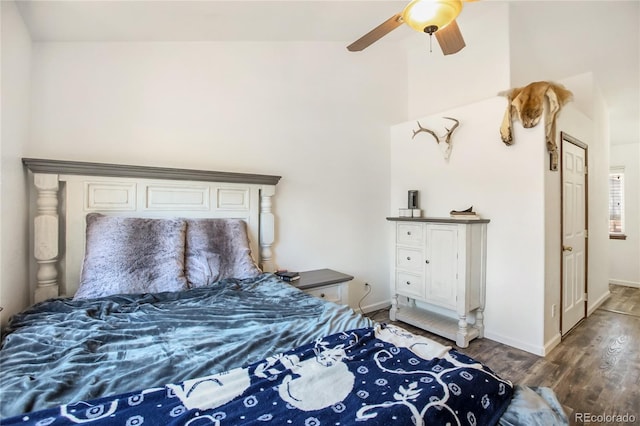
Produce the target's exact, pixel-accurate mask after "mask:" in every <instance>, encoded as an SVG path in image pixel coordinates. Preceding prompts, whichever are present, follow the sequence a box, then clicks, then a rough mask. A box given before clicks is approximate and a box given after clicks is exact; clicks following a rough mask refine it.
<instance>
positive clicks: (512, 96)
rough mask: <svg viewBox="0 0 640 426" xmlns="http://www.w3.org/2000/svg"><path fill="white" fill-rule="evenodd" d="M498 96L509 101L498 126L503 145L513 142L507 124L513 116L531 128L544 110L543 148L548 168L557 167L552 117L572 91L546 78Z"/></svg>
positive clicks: (555, 168) (568, 99)
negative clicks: (548, 157)
mask: <svg viewBox="0 0 640 426" xmlns="http://www.w3.org/2000/svg"><path fill="white" fill-rule="evenodd" d="M499 95H502V96H506V97H507V100H508V101H509V103H508V104H507V110H506V111H505V113H504V118H503V119H502V125H501V126H500V137H501V138H502V142H504V143H505V144H506V145H512V144H513V132H512V130H511V124H512V120H513V118H517V119H519V120H520V121H521V122H522V126H523V127H525V128H527V129H528V128H531V127H535V126H536V125H537V124H538V122H539V121H540V118H541V117H542V113H543V112H544V111H545V109H546V115H545V120H544V129H545V130H544V134H545V141H546V144H547V151H549V153H550V154H551V166H550V168H551V170H558V146H557V145H556V116H557V115H558V113H559V112H560V108H562V107H563V106H564V105H565V104H566V103H567V102H569V101H570V100H571V98H572V96H573V94H572V93H571V92H570V91H569V90H567V89H565V88H564V87H563V86H562V85H560V84H556V83H552V82H549V81H536V82H533V83H531V84H529V85H527V86H525V87H516V88H514V89H511V90H508V91H506V92H501V93H499Z"/></svg>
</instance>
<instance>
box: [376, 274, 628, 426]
mask: <svg viewBox="0 0 640 426" xmlns="http://www.w3.org/2000/svg"><path fill="white" fill-rule="evenodd" d="M371 317H373V319H374V320H376V321H380V322H390V321H389V315H388V311H387V310H384V311H378V312H377V313H375V314H373V315H371ZM392 323H393V322H392ZM394 324H397V325H399V326H401V327H403V328H405V329H407V330H409V331H411V332H413V333H415V334H422V335H425V336H428V337H430V338H431V339H433V340H436V341H438V342H441V343H443V344H446V345H452V346H454V347H455V345H454V342H452V341H450V340H447V339H444V338H442V337H440V336H436V335H434V334H431V333H429V332H426V331H423V330H420V329H418V328H415V327H412V326H410V325H408V324H404V323H394ZM461 352H464V353H466V354H468V355H470V356H472V357H474V358H476V359H477V360H479V361H482V362H484V363H485V364H487V365H488V366H489V367H490V368H491V369H492V370H493V371H495V372H496V373H497V374H499V375H500V376H501V377H503V378H507V379H509V380H511V381H512V382H513V383H514V384H523V385H528V386H548V387H550V388H552V389H553V390H554V391H555V392H556V395H557V396H558V400H559V401H560V403H561V404H562V405H563V406H564V407H565V409H566V411H567V415H568V416H569V420H570V423H571V424H574V425H582V424H607V425H616V424H618V425H630V424H636V425H640V289H637V288H630V287H621V286H611V297H610V298H609V299H608V300H607V302H605V303H604V304H603V305H602V306H601V307H600V308H599V309H597V310H596V311H595V312H594V313H593V314H592V315H591V316H589V317H588V318H586V319H585V320H584V321H582V323H580V324H579V325H578V326H576V328H575V329H574V330H573V331H572V332H571V333H569V335H568V336H566V337H565V338H564V339H563V341H562V342H561V343H560V344H559V345H558V346H557V347H555V348H554V349H553V350H552V351H551V353H549V354H548V355H547V356H546V357H544V358H543V357H539V356H536V355H533V354H530V353H528V352H525V351H521V350H519V349H515V348H512V347H510V346H507V345H503V344H501V343H497V342H494V341H492V340H489V339H475V340H472V341H471V343H470V344H469V347H468V348H465V349H461ZM625 414H626V415H627V418H626V419H625V418H621V419H620V420H621V421H615V420H616V419H605V420H614V421H609V422H599V421H594V420H600V419H597V418H595V419H594V417H595V416H603V415H608V416H614V415H620V416H623V415H625ZM631 416H633V418H631ZM633 419H635V421H631V422H630V421H629V420H633ZM585 420H590V421H585Z"/></svg>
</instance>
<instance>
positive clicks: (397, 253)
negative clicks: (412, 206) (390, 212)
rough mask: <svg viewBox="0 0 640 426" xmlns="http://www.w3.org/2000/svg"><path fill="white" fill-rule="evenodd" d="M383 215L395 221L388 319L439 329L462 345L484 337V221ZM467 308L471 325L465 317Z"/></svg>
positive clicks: (485, 231)
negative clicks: (400, 300)
mask: <svg viewBox="0 0 640 426" xmlns="http://www.w3.org/2000/svg"><path fill="white" fill-rule="evenodd" d="M387 220H389V221H392V222H394V223H395V240H394V241H395V250H394V260H393V267H392V276H391V282H392V294H393V295H394V296H393V298H392V306H391V311H390V312H389V317H390V319H391V320H392V321H396V320H398V321H403V322H406V323H408V324H412V325H414V326H416V327H420V328H422V329H424V330H428V331H431V332H433V333H436V334H439V335H441V336H443V337H446V338H448V339H451V340H454V341H455V342H456V344H457V345H458V346H460V347H463V348H465V347H467V346H468V345H469V341H471V340H472V339H474V338H476V337H483V335H484V325H483V311H484V303H485V275H486V272H485V265H486V236H487V223H489V220H487V219H464V218H460V219H458V218H404V217H388V218H387ZM399 296H405V297H407V298H408V301H407V304H406V305H400V304H399V303H398V298H399ZM416 302H421V306H416ZM423 304H424V306H422V305H423ZM436 311H438V312H436ZM472 313H474V314H475V323H473V324H472V323H470V322H469V317H470V314H472ZM450 314H455V316H457V318H452V316H451V315H450Z"/></svg>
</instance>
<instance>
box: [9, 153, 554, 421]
mask: <svg viewBox="0 0 640 426" xmlns="http://www.w3.org/2000/svg"><path fill="white" fill-rule="evenodd" d="M23 162H24V163H25V165H26V166H27V167H28V169H29V170H30V178H31V179H32V181H33V185H34V188H35V189H36V191H35V193H34V196H33V206H34V208H33V224H34V225H33V229H32V234H33V238H32V239H33V248H34V262H33V275H34V277H35V281H36V282H35V285H34V289H33V290H34V292H33V294H34V301H35V302H36V303H35V304H34V305H33V306H31V307H29V308H28V309H26V310H25V311H24V312H21V313H19V314H17V315H15V316H13V317H12V319H11V321H10V323H9V326H8V327H7V329H6V330H4V332H3V341H2V348H1V349H0V401H1V403H0V418H2V419H3V420H2V421H0V423H1V424H3V425H5V424H6V425H13V424H16V425H18V424H20V425H24V424H33V425H50V424H52V425H63V424H77V423H91V424H105V425H106V424H122V425H140V424H143V423H144V424H154V425H157V424H176V425H178V424H185V425H186V424H189V425H201V424H202V425H204V424H211V425H241V424H242V425H249V424H251V425H255V424H264V423H270V424H277V425H284V424H294V425H305V426H311V425H321V424H333V425H337V424H340V425H350V424H361V423H362V424H374V425H376V424H385V425H386V424H407V425H409V424H413V425H422V424H468V425H485V424H498V423H499V424H503V425H510V424H528V425H529V424H544V425H548V424H566V417H565V416H564V413H563V412H562V409H561V407H559V404H558V403H557V400H556V399H555V397H554V395H553V393H552V392H550V390H548V389H545V388H540V389H531V388H525V387H521V386H514V385H513V384H512V383H511V382H509V381H508V378H501V377H498V376H497V375H496V374H495V373H494V372H493V371H492V370H491V369H490V367H488V366H486V365H483V364H481V363H479V362H477V361H475V360H473V359H471V358H469V357H467V356H466V355H464V354H463V353H460V352H458V351H457V350H455V349H453V348H451V347H449V346H443V345H441V344H439V343H437V342H435V341H432V340H430V339H427V338H425V337H422V336H416V335H413V334H411V333H409V332H407V331H405V330H404V329H402V328H399V327H395V326H392V325H387V324H380V323H376V322H374V321H371V320H370V319H368V318H366V317H365V316H362V315H359V314H356V313H355V312H354V311H352V310H351V309H350V308H349V307H347V306H343V305H337V304H334V303H331V302H327V301H324V300H321V299H318V298H315V297H312V296H310V295H308V294H306V293H304V292H302V291H300V290H298V289H296V288H295V287H293V286H291V285H289V284H288V283H286V282H283V281H281V280H279V279H278V278H277V277H276V276H275V275H274V274H273V273H271V272H272V271H274V270H275V268H276V262H275V256H274V250H273V245H274V241H275V218H274V214H273V212H272V197H273V196H274V195H275V187H276V184H277V182H278V180H279V177H277V176H265V175H246V174H238V173H219V172H206V171H193V170H180V169H161V168H151V167H134V166H122V165H108V164H95V163H79V162H67V161H52V160H37V159H24V160H23Z"/></svg>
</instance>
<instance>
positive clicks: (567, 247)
mask: <svg viewBox="0 0 640 426" xmlns="http://www.w3.org/2000/svg"><path fill="white" fill-rule="evenodd" d="M562 251H573V247H571V246H562Z"/></svg>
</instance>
